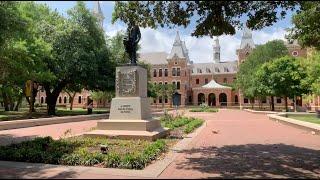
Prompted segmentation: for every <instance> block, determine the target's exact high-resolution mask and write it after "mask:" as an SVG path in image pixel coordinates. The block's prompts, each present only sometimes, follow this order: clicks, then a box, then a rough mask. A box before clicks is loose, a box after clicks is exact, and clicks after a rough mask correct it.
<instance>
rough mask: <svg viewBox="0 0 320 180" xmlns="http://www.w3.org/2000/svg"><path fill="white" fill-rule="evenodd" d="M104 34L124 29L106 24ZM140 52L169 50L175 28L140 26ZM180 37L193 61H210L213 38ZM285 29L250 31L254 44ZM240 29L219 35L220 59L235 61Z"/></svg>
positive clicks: (280, 35) (266, 40)
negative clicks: (162, 28)
mask: <svg viewBox="0 0 320 180" xmlns="http://www.w3.org/2000/svg"><path fill="white" fill-rule="evenodd" d="M105 28H106V34H107V35H109V36H114V35H115V34H116V32H117V31H119V30H123V31H125V30H126V27H124V26H122V25H117V24H116V25H108V26H107V27H105ZM140 30H141V36H142V38H141V41H140V46H141V50H140V52H141V53H147V52H160V51H165V52H167V53H169V52H170V50H171V47H172V44H173V42H174V38H175V36H176V30H175V29H166V30H155V29H151V28H141V29H140ZM179 33H180V38H181V40H182V41H185V42H186V46H187V49H188V50H189V56H190V59H191V60H192V61H193V62H194V63H204V62H212V59H213V55H212V53H213V52H212V45H213V39H212V38H209V37H202V38H196V37H192V36H191V35H189V34H183V33H182V32H181V31H180V32H179ZM285 34H286V31H285V30H284V29H280V28H273V29H272V30H270V32H267V31H254V32H253V33H252V36H253V41H254V43H255V44H264V43H266V42H268V41H270V40H274V39H283V40H284V35H285ZM241 35H242V31H237V32H236V35H234V36H230V35H222V36H220V37H219V41H220V46H221V61H235V60H237V59H238V57H237V55H236V50H237V49H238V48H239V46H240V43H241Z"/></svg>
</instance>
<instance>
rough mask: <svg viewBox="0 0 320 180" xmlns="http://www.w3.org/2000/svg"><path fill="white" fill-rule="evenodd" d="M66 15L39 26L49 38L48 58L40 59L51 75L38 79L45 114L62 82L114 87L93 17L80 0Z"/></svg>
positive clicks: (50, 110) (52, 107)
mask: <svg viewBox="0 0 320 180" xmlns="http://www.w3.org/2000/svg"><path fill="white" fill-rule="evenodd" d="M53 15H54V14H53V13H52V12H49V14H48V16H53ZM68 15H69V16H68V18H67V19H64V20H62V21H59V22H57V20H55V21H53V22H50V21H49V22H47V23H43V24H42V26H41V29H42V32H43V36H44V39H45V40H46V42H52V51H51V54H52V58H50V59H44V63H45V64H46V68H45V70H46V71H50V72H52V73H53V75H54V78H53V79H51V80H44V81H42V82H41V83H42V85H43V87H44V88H45V90H46V95H47V104H48V114H49V115H55V106H56V101H57V98H58V96H59V94H60V92H61V91H62V90H63V89H64V88H65V87H66V86H69V87H71V86H73V85H78V84H81V85H82V86H83V87H85V88H86V89H89V90H90V89H92V90H98V89H101V90H107V89H113V87H114V75H115V73H114V72H115V63H114V62H112V61H110V59H109V51H108V49H107V46H106V42H105V38H104V33H103V31H102V29H101V28H100V27H99V26H98V23H97V19H96V18H95V17H94V16H93V15H92V14H91V12H90V11H89V10H88V9H87V8H86V7H85V4H84V3H83V2H77V4H76V6H75V7H74V8H72V9H71V10H69V11H68ZM57 19H58V20H59V19H63V17H61V16H58V18H57Z"/></svg>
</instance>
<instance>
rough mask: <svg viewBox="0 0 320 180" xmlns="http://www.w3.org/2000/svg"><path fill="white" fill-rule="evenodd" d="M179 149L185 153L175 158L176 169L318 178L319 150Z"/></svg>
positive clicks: (285, 147)
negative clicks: (179, 157)
mask: <svg viewBox="0 0 320 180" xmlns="http://www.w3.org/2000/svg"><path fill="white" fill-rule="evenodd" d="M180 153H185V154H186V160H185V161H184V162H177V168H178V169H184V170H194V171H200V172H202V173H210V174H214V175H217V177H218V178H245V177H253V178H320V151H319V150H313V149H307V148H302V147H296V146H292V145H285V144H270V145H263V144H247V145H230V146H223V147H221V148H218V147H212V146H211V147H203V148H193V149H190V150H184V151H181V152H180ZM213 177H214V176H213ZM209 178H210V177H209Z"/></svg>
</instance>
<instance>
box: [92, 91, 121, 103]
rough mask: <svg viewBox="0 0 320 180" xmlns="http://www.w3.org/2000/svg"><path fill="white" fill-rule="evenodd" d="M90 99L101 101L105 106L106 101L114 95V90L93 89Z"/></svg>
mask: <svg viewBox="0 0 320 180" xmlns="http://www.w3.org/2000/svg"><path fill="white" fill-rule="evenodd" d="M91 96H92V99H93V100H95V101H97V102H102V104H103V106H104V107H105V106H106V104H107V103H108V102H110V101H111V99H112V98H113V97H114V96H115V92H114V91H94V92H92V93H91Z"/></svg>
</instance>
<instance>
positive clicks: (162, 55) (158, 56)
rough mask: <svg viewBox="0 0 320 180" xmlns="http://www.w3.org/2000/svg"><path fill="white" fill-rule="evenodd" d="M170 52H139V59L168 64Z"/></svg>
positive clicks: (151, 62)
mask: <svg viewBox="0 0 320 180" xmlns="http://www.w3.org/2000/svg"><path fill="white" fill-rule="evenodd" d="M167 56H168V53H166V52H151V53H141V54H139V58H138V61H143V62H145V63H149V64H152V65H154V64H168V61H167Z"/></svg>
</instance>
